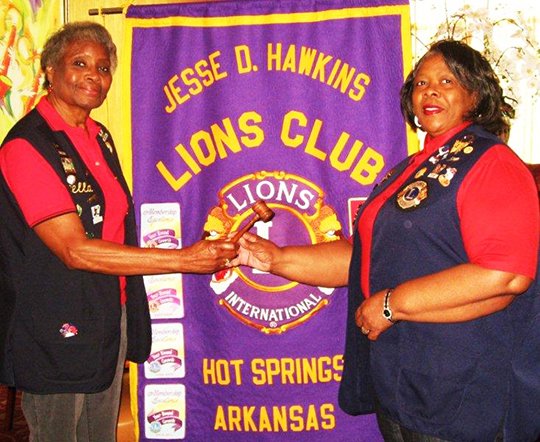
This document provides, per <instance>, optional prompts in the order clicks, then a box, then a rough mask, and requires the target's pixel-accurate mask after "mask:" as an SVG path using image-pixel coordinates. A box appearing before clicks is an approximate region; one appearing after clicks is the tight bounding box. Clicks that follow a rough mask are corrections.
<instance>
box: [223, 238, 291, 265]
mask: <svg viewBox="0 0 540 442" xmlns="http://www.w3.org/2000/svg"><path fill="white" fill-rule="evenodd" d="M238 244H239V245H240V248H239V249H238V256H237V257H236V258H235V259H234V260H233V261H232V262H231V265H233V266H238V265H245V266H249V267H253V268H255V269H257V270H261V271H263V272H271V271H272V265H273V263H274V262H275V260H276V259H277V257H278V255H279V253H280V252H281V249H280V247H278V246H277V245H276V244H274V243H273V242H272V241H268V240H267V239H264V238H261V237H260V236H257V235H254V234H252V233H249V232H246V233H244V235H242V237H241V238H240V239H239V240H238Z"/></svg>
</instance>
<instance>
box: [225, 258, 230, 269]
mask: <svg viewBox="0 0 540 442" xmlns="http://www.w3.org/2000/svg"><path fill="white" fill-rule="evenodd" d="M230 263H231V261H229V258H225V266H227V267H229V264H230Z"/></svg>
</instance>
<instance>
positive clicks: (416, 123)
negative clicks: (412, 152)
mask: <svg viewBox="0 0 540 442" xmlns="http://www.w3.org/2000/svg"><path fill="white" fill-rule="evenodd" d="M414 125H415V126H416V127H417V128H418V129H422V125H421V124H420V120H419V119H418V117H417V116H416V115H415V116H414Z"/></svg>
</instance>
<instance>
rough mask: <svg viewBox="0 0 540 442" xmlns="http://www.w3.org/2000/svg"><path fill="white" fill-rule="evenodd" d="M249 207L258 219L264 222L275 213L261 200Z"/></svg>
mask: <svg viewBox="0 0 540 442" xmlns="http://www.w3.org/2000/svg"><path fill="white" fill-rule="evenodd" d="M251 209H252V210H253V212H255V214H257V215H258V216H259V219H260V220H261V221H263V222H265V223H267V222H268V221H270V220H271V219H272V218H273V217H274V215H275V213H274V211H273V210H272V209H271V208H270V207H268V206H267V205H266V203H265V202H264V201H263V200H259V201H257V202H256V203H255V204H253V206H251Z"/></svg>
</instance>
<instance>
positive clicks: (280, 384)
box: [126, 0, 410, 442]
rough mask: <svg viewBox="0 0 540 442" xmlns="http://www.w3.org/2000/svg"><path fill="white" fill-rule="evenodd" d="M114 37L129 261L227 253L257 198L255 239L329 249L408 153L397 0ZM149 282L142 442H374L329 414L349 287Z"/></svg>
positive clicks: (132, 13)
mask: <svg viewBox="0 0 540 442" xmlns="http://www.w3.org/2000/svg"><path fill="white" fill-rule="evenodd" d="M126 27H127V29H128V31H127V34H126V45H127V50H128V51H129V53H130V54H131V67H130V71H129V78H127V79H126V80H127V83H128V84H129V88H130V90H129V96H130V97H131V105H130V118H129V126H130V127H129V138H130V142H131V146H132V170H131V173H132V177H133V192H134V199H135V203H136V207H137V208H138V209H139V213H138V216H139V223H140V228H141V234H140V238H141V245H142V246H146V247H163V248H175V247H181V246H182V245H184V246H185V245H189V244H192V243H193V242H195V241H197V240H199V239H200V238H202V237H204V238H206V239H207V240H209V241H211V240H212V239H216V238H221V237H224V236H226V235H227V234H228V233H229V232H231V231H235V230H238V229H240V228H241V227H242V226H243V225H244V224H245V223H246V222H247V221H248V220H249V219H250V218H251V216H252V215H253V211H252V209H251V207H252V205H253V204H254V203H255V202H256V201H258V200H264V201H265V202H266V204H267V205H268V206H269V207H270V208H271V209H272V210H273V211H274V212H275V217H274V218H273V219H272V220H271V221H270V222H268V223H262V222H258V223H257V224H255V226H254V228H253V231H254V232H256V233H257V234H259V235H260V236H263V237H265V238H269V239H271V240H272V241H274V242H276V243H278V244H283V245H284V244H311V243H320V242H326V241H335V240H336V239H338V238H339V236H340V235H344V236H349V235H350V234H351V224H352V218H353V216H354V212H355V211H356V208H357V207H358V206H359V205H360V204H361V202H362V201H363V199H364V198H365V197H366V196H367V195H368V194H369V192H370V191H371V189H372V188H373V186H374V185H375V184H376V183H377V182H378V181H380V180H381V179H382V177H383V176H384V174H385V173H386V172H387V171H388V169H389V168H390V167H391V166H392V165H394V164H395V163H396V162H397V161H398V160H400V159H402V158H403V157H404V156H406V155H407V153H408V152H407V133H406V129H405V125H404V122H403V118H402V117H401V114H400V109H399V89H400V86H401V84H402V82H403V78H404V74H405V72H407V71H408V70H409V68H410V66H409V61H408V60H410V57H409V54H410V48H409V44H410V42H409V5H408V1H407V0H393V1H392V0H389V1H383V0H372V1H368V0H363V1H362V0H358V1H345V0H329V1H277V0H276V1H267V0H253V1H237V2H230V1H229V2H212V3H204V4H200V3H196V4H178V5H163V6H137V7H136V6H132V7H130V8H129V9H128V12H127V26H126ZM128 175H129V172H128ZM145 283H146V287H147V292H148V298H149V302H150V308H151V314H152V323H153V348H152V355H151V357H150V358H149V360H148V361H147V362H146V363H145V364H144V365H141V366H139V367H138V369H137V370H136V371H135V372H134V374H135V375H136V376H134V379H135V380H136V382H137V388H136V390H137V395H136V397H132V400H133V401H134V408H135V409H137V411H138V416H137V425H138V432H139V439H140V440H145V441H146V440H148V441H154V440H189V441H205V442H206V441H254V440H257V441H272V442H274V441H291V440H294V441H308V440H309V441H323V440H324V441H329V440H331V441H366V442H372V441H379V440H382V438H381V436H380V434H379V432H378V429H377V426H376V423H375V419H374V416H373V415H369V416H358V417H352V416H348V415H346V414H345V413H343V412H342V411H341V410H340V409H339V407H338V405H337V391H338V386H339V380H340V378H341V374H342V370H343V361H342V354H343V350H344V338H345V315H346V305H347V302H346V301H347V299H346V290H345V289H343V288H340V289H334V288H326V287H309V286H305V285H301V284H297V283H295V282H291V281H287V280H284V279H283V278H280V277H277V276H273V275H270V274H265V273H261V272H257V271H254V270H252V269H249V268H243V267H242V268H238V269H231V270H227V271H224V272H220V273H217V274H214V275H208V276H206V275H202V276H201V275H199V276H197V275H158V276H152V277H145Z"/></svg>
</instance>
